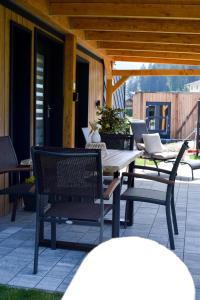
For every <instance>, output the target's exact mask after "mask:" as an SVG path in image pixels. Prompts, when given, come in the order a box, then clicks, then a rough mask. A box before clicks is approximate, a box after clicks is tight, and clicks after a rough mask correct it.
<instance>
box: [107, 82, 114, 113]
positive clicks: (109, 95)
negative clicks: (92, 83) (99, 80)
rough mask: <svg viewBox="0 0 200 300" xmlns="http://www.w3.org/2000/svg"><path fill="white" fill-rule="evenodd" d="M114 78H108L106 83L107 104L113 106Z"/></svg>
mask: <svg viewBox="0 0 200 300" xmlns="http://www.w3.org/2000/svg"><path fill="white" fill-rule="evenodd" d="M112 88H113V86H112V79H107V84H106V105H107V106H108V107H110V108H112Z"/></svg>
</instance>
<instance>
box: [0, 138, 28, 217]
mask: <svg viewBox="0 0 200 300" xmlns="http://www.w3.org/2000/svg"><path fill="white" fill-rule="evenodd" d="M31 169H32V168H31V167H30V166H24V165H19V164H18V160H17V156H16V153H15V150H14V147H13V144H12V141H11V139H10V137H9V136H1V137H0V174H9V175H16V176H15V181H16V182H17V184H13V185H10V186H8V187H6V188H2V189H1V190H0V195H9V196H10V200H11V201H12V203H13V206H12V214H11V221H15V217H16V210H17V204H18V199H20V198H21V197H22V196H25V195H34V190H33V189H32V185H30V184H25V183H21V184H20V173H21V172H30V171H31Z"/></svg>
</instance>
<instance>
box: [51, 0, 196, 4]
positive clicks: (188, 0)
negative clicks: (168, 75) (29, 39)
mask: <svg viewBox="0 0 200 300" xmlns="http://www.w3.org/2000/svg"><path fill="white" fill-rule="evenodd" d="M49 2H50V3H60V2H66V3H84V4H85V3H113V4H116V3H122V0H49ZM152 2H153V3H155V4H156V3H157V4H191V5H193V4H197V3H198V0H153V1H152V0H142V3H143V4H152ZM123 3H127V4H128V3H130V4H133V3H134V4H137V3H139V4H141V0H123Z"/></svg>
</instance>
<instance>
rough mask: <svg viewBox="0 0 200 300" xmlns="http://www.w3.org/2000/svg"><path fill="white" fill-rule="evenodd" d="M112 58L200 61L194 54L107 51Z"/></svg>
mask: <svg viewBox="0 0 200 300" xmlns="http://www.w3.org/2000/svg"><path fill="white" fill-rule="evenodd" d="M106 53H107V55H110V56H113V55H114V56H130V57H132V56H134V57H158V58H174V59H188V60H200V54H194V53H169V52H156V51H154V52H150V51H149V52H147V51H129V50H107V52H106Z"/></svg>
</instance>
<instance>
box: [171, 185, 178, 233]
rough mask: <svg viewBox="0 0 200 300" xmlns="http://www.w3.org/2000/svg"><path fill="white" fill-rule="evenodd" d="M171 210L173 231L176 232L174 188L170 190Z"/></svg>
mask: <svg viewBox="0 0 200 300" xmlns="http://www.w3.org/2000/svg"><path fill="white" fill-rule="evenodd" d="M171 211H172V221H173V226H174V233H175V234H178V224H177V218H176V209H175V204H174V189H173V191H172V198H171Z"/></svg>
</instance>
